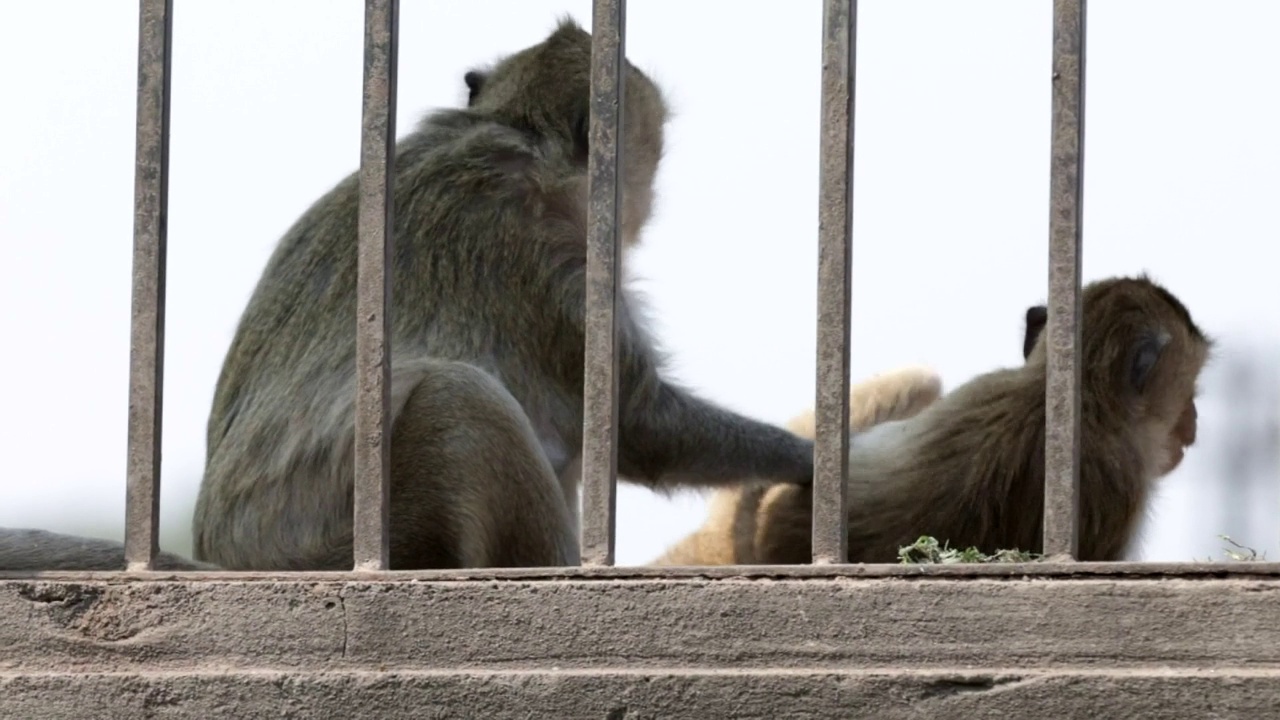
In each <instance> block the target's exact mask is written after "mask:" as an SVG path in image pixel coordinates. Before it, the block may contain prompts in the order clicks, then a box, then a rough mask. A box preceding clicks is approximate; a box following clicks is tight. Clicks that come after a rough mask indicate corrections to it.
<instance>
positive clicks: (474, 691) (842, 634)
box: [0, 564, 1280, 719]
mask: <svg viewBox="0 0 1280 720" xmlns="http://www.w3.org/2000/svg"><path fill="white" fill-rule="evenodd" d="M1023 567H1027V566H1023ZM1060 567H1071V566H1060ZM1075 567H1083V568H1084V570H1083V571H1082V572H1075V573H1073V572H1068V571H1066V570H1062V571H1057V572H1048V573H1043V574H1039V575H1038V576H1030V575H1025V574H1020V573H1019V572H1018V571H1017V570H1016V569H1011V568H1007V567H1006V568H996V569H991V568H981V569H978V570H975V571H973V572H968V573H965V572H962V571H963V570H964V569H963V568H961V569H959V570H957V569H955V568H954V567H953V568H950V569H948V571H946V572H945V574H944V575H943V576H940V577H923V576H920V574H919V572H918V571H915V572H908V571H902V570H897V571H894V570H888V571H885V572H881V573H879V576H876V575H877V573H876V572H874V571H873V572H870V573H868V572H866V571H865V570H862V569H859V568H856V567H855V568H848V569H846V568H836V569H832V568H802V569H797V570H798V571H799V576H796V575H791V576H788V575H786V574H785V573H783V572H782V571H777V572H772V571H764V570H753V576H744V575H736V574H734V572H733V570H732V569H720V570H716V571H711V572H705V573H695V572H684V571H677V573H676V577H673V578H664V577H662V576H660V575H658V574H657V573H655V572H653V571H649V570H630V569H612V570H601V571H579V572H576V573H570V572H564V573H550V574H548V573H542V574H541V575H540V574H539V573H537V572H536V571H534V572H529V571H526V572H523V573H509V574H495V573H488V574H484V573H472V574H469V575H468V574H454V575H452V576H450V575H446V574H440V573H436V574H429V573H417V574H406V573H392V574H387V575H385V576H382V577H384V578H386V579H381V578H377V576H371V575H354V574H350V573H343V574H308V575H293V576H289V579H288V580H279V579H274V580H268V579H263V578H260V577H255V576H248V575H239V576H237V575H234V574H221V575H217V576H206V577H208V578H209V579H199V580H190V579H178V576H174V575H160V574H153V575H149V576H145V579H135V580H124V579H122V577H123V576H120V575H114V576H112V575H106V574H98V575H77V576H71V575H66V574H63V575H60V576H57V578H56V579H45V578H41V579H35V580H33V579H0V617H3V618H4V622H3V624H2V625H0V686H3V692H0V717H3V718H32V719H35V718H99V717H101V718H113V719H120V718H135V717H137V718H142V717H159V718H169V717H173V718H179V717H181V718H209V717H236V718H242V717H268V716H269V717H298V718H304V717H305V718H328V717H332V718H354V717H361V718H363V717H379V718H383V717H385V718H402V717H403V718H422V717H474V718H528V717H534V718H542V717H546V718H650V717H652V718H790V717H815V718H816V717H823V718H828V717H839V718H861V717H866V718H913V717H920V718H926V717H927V718H944V717H956V718H983V717H1010V718H1070V717H1088V718H1094V719H1096V718H1122V717H1142V718H1149V717H1177V718H1195V717H1215V718H1234V717H1241V718H1244V717H1249V718H1261V717H1280V568H1277V567H1276V566H1275V565H1274V564H1266V565H1262V564H1238V565H1234V566H1230V567H1229V568H1228V569H1223V567H1224V566H1218V568H1216V569H1215V568H1203V567H1201V568H1196V567H1192V566H1185V567H1183V568H1182V569H1181V570H1178V569H1177V568H1173V569H1171V568H1169V567H1165V568H1152V567H1150V566H1147V567H1145V568H1142V569H1141V570H1138V569H1136V568H1141V566H1124V565H1116V566H1109V567H1101V566H1075ZM1089 568H1094V569H1093V570H1090V569H1089ZM139 577H141V576H139ZM193 577H194V576H193ZM68 578H75V579H68ZM375 578H377V579H375ZM423 578H428V579H423ZM571 578H572V579H571Z"/></svg>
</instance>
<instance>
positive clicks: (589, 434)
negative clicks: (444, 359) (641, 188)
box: [581, 0, 627, 565]
mask: <svg viewBox="0 0 1280 720" xmlns="http://www.w3.org/2000/svg"><path fill="white" fill-rule="evenodd" d="M626 21H627V3H626V0H594V3H593V4H592V7H591V116H590V124H589V128H588V146H589V148H590V150H589V154H588V160H587V162H588V166H587V198H588V200H587V289H586V351H585V363H586V364H585V368H584V385H583V421H584V422H583V433H582V529H581V533H582V549H581V552H582V561H581V562H582V564H583V565H612V564H613V549H614V529H615V525H616V523H615V514H616V511H617V485H618V324H617V299H618V244H619V237H620V236H621V230H622V227H621V220H622V218H621V209H622V183H621V182H620V180H619V179H620V178H621V177H622V132H623V130H622V116H623V95H624V89H623V84H624V82H625V74H624V70H623V69H624V68H625V67H626V59H625V58H626V34H627V28H626Z"/></svg>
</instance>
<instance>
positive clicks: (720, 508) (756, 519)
mask: <svg viewBox="0 0 1280 720" xmlns="http://www.w3.org/2000/svg"><path fill="white" fill-rule="evenodd" d="M941 394H942V380H941V379H940V378H939V377H938V375H937V373H935V372H933V371H932V370H929V369H927V368H923V367H908V368H902V369H900V370H895V371H892V372H887V373H884V374H881V375H876V376H874V377H872V378H870V379H868V380H865V381H863V382H861V383H858V384H856V385H854V386H853V387H851V388H850V389H849V430H850V432H858V431H862V430H866V429H867V428H870V427H872V426H873V425H879V424H880V423H883V422H888V421H890V420H903V419H906V418H909V417H912V416H914V415H915V414H917V413H919V412H920V411H921V410H923V409H924V408H926V407H928V405H929V404H930V403H932V402H934V401H935V400H937V399H938V397H939V396H940V395H941ZM814 422H815V419H814V413H813V411H812V410H807V411H805V412H803V413H801V414H800V415H797V416H796V417H794V418H792V419H791V420H790V421H789V422H788V423H787V429H788V430H790V431H791V432H793V433H795V434H797V435H799V436H801V437H806V438H812V437H813V436H814ZM788 488H789V486H787V485H781V484H778V485H762V484H754V485H751V486H746V487H727V488H721V489H718V490H716V491H715V492H714V493H713V494H712V496H711V502H710V507H709V516H708V518H707V520H706V521H705V522H704V523H703V524H702V526H701V527H699V528H698V529H697V530H695V531H694V532H692V533H690V534H689V535H688V536H686V537H685V538H684V539H682V540H680V541H679V542H677V543H676V544H675V545H672V546H671V547H670V548H669V549H668V550H667V551H666V552H665V553H663V555H662V556H661V557H659V558H658V559H657V560H654V561H653V562H652V563H650V564H652V565H742V564H748V563H749V562H750V560H749V558H752V557H754V555H755V550H754V548H755V545H756V544H757V543H759V542H762V541H764V539H765V537H764V535H763V534H762V533H763V531H764V530H765V528H767V527H769V522H770V521H769V518H770V517H771V516H772V515H773V514H774V513H776V512H778V511H779V510H778V505H779V503H785V502H786V501H787V498H788V493H787V491H788Z"/></svg>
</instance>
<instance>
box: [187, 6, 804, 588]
mask: <svg viewBox="0 0 1280 720" xmlns="http://www.w3.org/2000/svg"><path fill="white" fill-rule="evenodd" d="M590 58H591V36H590V34H589V33H587V32H586V31H585V30H583V29H582V28H581V27H580V26H578V25H577V24H576V23H575V22H573V21H572V20H569V19H564V20H561V21H560V23H559V24H558V26H557V27H556V28H555V30H554V31H553V32H551V34H550V35H549V36H548V37H547V38H546V39H545V40H543V41H542V42H541V43H539V44H537V45H534V46H532V47H529V48H526V49H524V50H521V51H519V52H517V53H515V54H513V55H510V56H508V57H506V58H504V59H502V60H500V61H498V62H497V63H496V64H495V65H494V66H493V67H492V68H491V69H488V70H486V71H484V72H479V71H477V72H475V74H474V75H469V76H468V77H469V78H470V79H468V78H464V80H465V81H466V82H467V85H468V90H469V94H468V100H467V106H466V107H465V108H455V109H443V110H438V111H435V112H434V113H431V114H429V115H428V116H427V117H426V118H425V119H424V120H423V121H422V122H421V123H420V124H419V125H418V126H417V128H416V129H415V130H414V131H413V132H412V133H410V134H409V135H408V136H407V137H404V138H403V139H401V140H400V141H399V142H398V143H397V146H396V149H395V158H394V171H393V179H392V184H393V187H394V191H393V199H394V208H395V211H394V218H395V222H394V231H393V238H394V253H393V258H392V259H391V261H390V262H389V265H388V268H387V269H388V274H389V275H390V277H391V282H392V287H393V290H392V293H391V304H390V307H389V315H390V325H391V330H390V346H391V350H390V363H391V373H390V374H391V380H390V390H389V394H390V397H391V401H390V413H389V414H390V419H391V420H390V423H391V424H390V432H389V436H390V437H389V440H390V451H391V452H390V456H391V459H390V520H389V523H390V527H389V533H390V565H391V567H392V568H396V569H420V568H454V567H515V566H524V567H528V566H535V567H543V566H560V565H573V564H576V563H577V562H578V554H579V550H578V546H577V537H576V525H577V518H576V516H575V513H576V510H575V508H576V502H573V501H571V500H570V498H574V499H576V492H577V485H578V480H577V476H576V475H575V474H574V473H571V472H566V471H567V470H568V469H569V468H570V466H571V465H572V464H573V463H574V461H575V460H576V459H577V458H578V457H579V456H580V455H581V442H582V429H583V380H584V378H583V374H584V369H583V368H584V333H585V330H584V325H585V300H584V298H585V266H586V232H587V230H586V189H587V180H586V178H587V152H588V119H589V115H590V92H589V76H590ZM625 73H626V80H625V90H624V93H625V98H624V102H623V104H622V107H623V121H624V122H623V133H622V135H621V137H620V138H619V140H620V143H621V145H622V153H623V157H624V160H623V164H622V177H621V183H622V202H621V205H620V207H619V212H620V215H621V223H620V224H621V238H620V239H621V244H622V245H623V248H624V250H629V249H630V248H631V247H633V246H634V245H635V244H636V243H637V242H638V238H639V235H640V233H641V231H642V228H643V226H644V224H645V222H646V221H647V220H648V218H649V216H650V214H651V212H652V207H653V204H654V195H655V194H654V188H653V183H654V179H655V175H656V172H657V170H658V165H659V160H660V159H661V156H662V153H663V137H664V136H663V133H664V127H665V124H666V121H667V115H668V110H667V106H666V101H665V99H664V97H663V95H662V93H661V91H660V90H659V88H658V86H657V85H656V84H655V83H654V82H652V81H651V80H650V79H649V78H648V77H647V76H646V75H645V74H644V73H643V72H641V71H640V70H639V69H637V68H636V67H635V66H633V65H632V64H631V63H630V62H627V63H626V64H625ZM358 194H359V187H358V180H357V176H356V175H355V174H352V175H350V176H348V177H347V178H346V179H344V180H343V181H341V182H340V183H338V184H337V185H336V186H335V187H334V188H333V189H332V190H330V191H329V192H328V193H327V194H326V195H324V196H323V197H321V198H320V199H319V200H318V201H317V202H316V203H315V204H313V205H312V206H311V207H310V208H309V209H308V210H307V211H306V212H305V213H304V214H303V215H302V216H301V217H300V218H299V219H298V221H297V222H296V223H295V224H294V225H293V226H292V227H291V228H290V229H289V230H288V231H286V233H285V235H284V237H283V238H282V239H281V241H280V243H279V244H278V246H277V247H276V249H275V251H274V252H273V254H272V256H271V258H270V260H269V261H268V263H267V266H266V268H265V269H264V271H263V274H262V276H261V278H260V280H259V282H258V284H257V286H256V288H255V289H254V291H253V293H252V295H251V297H250V299H249V301H248V304H247V306H246V308H245V310H244V313H243V315H242V316H241V319H240V321H239V324H238V326H237V329H236V331H235V333H234V336H233V339H232V341H231V345H230V348H229V349H228V351H227V355H226V358H225V360H224V363H223V367H222V371H221V373H220V374H219V377H218V380H217V383H216V385H215V390H214V399H213V403H212V407H211V410H210V414H209V421H208V427H207V439H206V442H207V445H206V466H205V473H204V476H203V478H202V480H201V484H200V488H199V494H198V498H197V505H196V509H195V513H194V516H193V539H194V547H195V552H194V556H195V559H196V560H198V561H201V562H209V563H214V564H216V565H219V566H221V567H224V568H227V569H261V570H289V569H312V570H314V569H320V570H325V569H348V568H350V567H351V565H352V557H351V550H352V504H353V485H354V469H353V453H354V414H355V413H354V397H355V334H356V333H355V320H356V313H355V309H356V286H355V285H356V248H357V206H358ZM640 314H641V313H640V308H639V306H638V305H637V300H636V298H635V297H634V296H633V294H632V293H631V292H630V291H629V290H628V288H627V287H626V286H625V285H624V286H623V287H622V288H621V290H620V293H619V297H618V305H617V314H616V318H617V325H618V354H619V364H618V367H619V391H618V396H619V407H618V461H617V463H618V465H617V467H618V474H619V475H620V476H623V477H624V478H625V479H626V480H628V481H630V482H635V483H638V484H641V485H644V486H647V487H651V488H654V489H657V490H660V491H671V490H674V489H676V488H679V487H685V486H695V487H717V486H725V485H731V484H736V483H740V482H742V478H762V479H768V480H770V481H773V482H781V483H794V484H797V485H806V484H811V483H812V478H813V442H812V440H810V439H807V438H801V437H799V436H797V435H795V434H793V433H791V432H789V431H787V430H785V429H783V428H781V427H776V426H774V425H771V424H768V423H765V422H762V421H758V420H754V419H751V418H748V417H745V416H742V415H739V414H737V413H734V412H731V411H729V410H728V409H725V408H723V407H721V406H718V405H716V404H713V403H711V402H710V401H708V400H705V399H702V398H700V397H698V396H697V395H695V394H694V393H693V392H691V391H689V390H686V389H684V388H682V387H680V386H678V385H677V384H676V383H674V382H672V381H671V380H669V379H668V378H667V377H665V375H664V372H665V370H664V362H663V358H662V357H661V355H660V353H659V351H658V349H657V346H656V343H655V342H654V341H653V339H651V337H650V335H649V332H648V329H647V327H646V326H645V324H644V323H643V322H642V320H641V318H640Z"/></svg>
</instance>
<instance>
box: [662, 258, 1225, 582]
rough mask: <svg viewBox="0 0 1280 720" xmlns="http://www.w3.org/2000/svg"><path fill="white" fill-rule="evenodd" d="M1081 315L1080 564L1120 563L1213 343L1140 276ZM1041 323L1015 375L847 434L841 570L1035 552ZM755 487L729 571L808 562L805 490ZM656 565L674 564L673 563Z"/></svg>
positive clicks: (1190, 437)
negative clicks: (748, 530)
mask: <svg viewBox="0 0 1280 720" xmlns="http://www.w3.org/2000/svg"><path fill="white" fill-rule="evenodd" d="M1082 305H1083V317H1082V322H1083V327H1082V348H1081V354H1082V358H1081V359H1082V386H1083V387H1082V398H1081V438H1080V442H1081V450H1080V513H1079V548H1078V553H1077V555H1078V557H1077V559H1079V560H1082V561H1114V560H1119V559H1122V558H1123V555H1124V553H1125V551H1126V550H1127V549H1128V548H1129V546H1130V544H1131V542H1132V540H1133V537H1134V535H1135V534H1136V531H1137V527H1138V523H1139V521H1140V519H1141V515H1142V513H1143V512H1144V510H1145V508H1146V503H1147V500H1148V497H1149V495H1150V493H1151V490H1152V488H1153V487H1154V484H1155V482H1156V481H1157V480H1159V479H1160V478H1161V477H1163V476H1165V475H1167V474H1168V473H1170V472H1172V471H1173V470H1174V469H1175V468H1177V467H1178V465H1179V464H1180V463H1181V462H1182V459H1183V457H1184V454H1185V448H1186V447H1188V446H1190V445H1192V444H1194V443H1195V440H1196V429H1197V411H1196V405H1195V397H1196V393H1197V380H1198V378H1199V375H1200V373H1201V371H1202V370H1203V368H1204V366H1205V364H1206V363H1207V362H1208V360H1209V358H1210V355H1211V352H1212V349H1213V341H1212V339H1210V338H1209V337H1208V336H1207V335H1205V333H1204V332H1203V331H1202V330H1201V329H1200V328H1199V327H1198V326H1197V325H1196V324H1195V322H1194V321H1193V320H1192V318H1191V315H1190V312H1189V311H1188V310H1187V308H1186V306H1185V305H1183V303H1182V302H1181V301H1180V300H1178V298H1177V297H1175V296H1174V295H1173V294H1172V293H1171V292H1169V291H1168V290H1167V289H1166V288H1164V287H1163V286H1161V285H1159V284H1157V283H1155V282H1154V281H1152V280H1151V279H1150V278H1149V277H1148V276H1146V275H1141V276H1139V277H1136V278H1129V277H1119V278H1111V279H1106V280H1101V281H1098V282H1094V283H1091V284H1089V285H1088V286H1086V287H1085V288H1084V292H1083V302H1082ZM1047 317H1048V313H1047V309H1046V308H1045V307H1044V306H1033V307H1031V308H1029V309H1028V311H1027V314H1026V323H1027V324H1026V335H1025V338H1024V359H1025V364H1024V365H1023V366H1021V367H1017V368H1011V369H1003V370H997V371H994V372H991V373H987V374H984V375H980V376H978V377H976V378H974V379H973V380H970V381H969V382H968V383H966V384H964V385H961V386H960V387H957V388H956V389H954V390H953V391H951V392H950V393H948V394H946V395H945V396H943V397H941V398H939V399H938V400H937V401H935V402H933V403H931V404H930V405H929V406H928V407H926V408H924V409H923V410H922V411H920V412H919V413H918V414H915V415H913V416H911V417H909V418H905V419H894V420H890V421H887V422H883V423H880V424H877V425H875V426H874V427H872V428H870V429H869V430H867V431H865V432H862V433H859V434H856V435H854V436H853V437H852V438H851V440H850V445H851V447H850V451H849V477H848V479H847V482H848V493H849V503H848V512H849V523H848V532H849V537H848V548H849V550H848V559H849V562H851V563H868V562H882V563H883V562H894V561H895V560H896V559H897V551H898V549H899V548H900V547H902V546H905V545H909V544H910V543H911V542H913V541H914V540H915V539H916V538H918V537H919V536H920V535H931V536H933V537H936V538H937V539H938V540H939V541H940V542H947V543H949V544H950V545H951V546H952V547H976V548H977V549H979V550H980V551H982V552H985V553H988V554H991V553H994V552H995V551H997V550H1001V549H1019V550H1024V551H1027V552H1031V553H1036V554H1038V553H1040V552H1042V537H1041V534H1042V528H1043V504H1044V444H1045V438H1044V432H1045V429H1044V422H1045V379H1046V366H1047V357H1048V356H1047V348H1046V343H1045V340H1044V338H1043V329H1044V327H1045V325H1046V322H1047ZM761 485H767V484H757V485H753V486H746V487H743V488H741V489H740V490H739V492H740V493H741V494H742V495H743V496H744V497H750V496H751V495H752V494H753V493H755V494H759V495H761V496H768V497H770V499H771V500H772V503H771V505H770V506H769V509H768V511H767V512H766V511H764V510H763V508H762V509H761V510H760V511H759V512H758V513H757V515H758V518H757V522H756V525H757V526H756V527H755V528H754V533H752V534H751V535H750V536H749V537H735V538H734V539H733V540H732V541H731V544H732V546H733V547H734V549H735V556H734V557H733V559H732V560H731V561H729V562H731V563H732V564H770V565H785V564H803V563H808V562H810V558H811V545H810V542H811V518H812V502H813V500H812V498H813V495H812V490H811V488H805V489H800V488H790V487H786V486H777V487H770V488H769V490H768V491H762V490H760V486H761ZM708 524H711V523H710V522H709V523H708ZM719 530H720V532H721V533H728V532H732V531H733V526H732V525H728V524H723V523H722V524H721V525H720V526H719ZM723 557H724V556H723V554H721V555H707V556H699V557H693V558H688V557H687V556H683V557H681V558H679V560H682V561H683V562H684V563H687V564H721V563H722V562H724V560H723ZM655 562H656V564H664V565H670V564H677V562H672V558H671V553H668V554H667V555H664V556H663V557H661V558H659V559H658V561H655Z"/></svg>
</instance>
